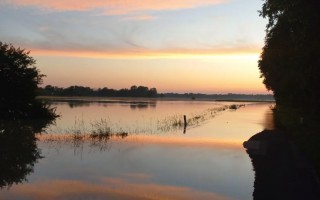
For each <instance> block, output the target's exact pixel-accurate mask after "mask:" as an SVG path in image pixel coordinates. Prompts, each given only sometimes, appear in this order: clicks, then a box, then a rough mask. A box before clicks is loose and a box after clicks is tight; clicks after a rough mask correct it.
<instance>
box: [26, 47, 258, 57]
mask: <svg viewBox="0 0 320 200" xmlns="http://www.w3.org/2000/svg"><path fill="white" fill-rule="evenodd" d="M28 49H31V54H32V55H38V56H64V57H84V58H112V59H113V58H121V59H125V58H128V59H134V58H138V59H140V58H144V59H148V58H150V59H153V58H203V57H213V56H220V57H221V56H243V55H249V56H255V57H257V56H258V55H259V54H260V51H261V49H260V47H244V48H242V47H235V48H220V49H183V48H181V49H179V48H173V49H160V50H152V49H143V48H138V49H132V50H114V51H108V50H105V51H103V50H101V51H88V50H85V49H83V50H81V49H79V50H49V49H35V48H28Z"/></svg>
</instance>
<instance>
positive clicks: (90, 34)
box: [0, 0, 268, 94]
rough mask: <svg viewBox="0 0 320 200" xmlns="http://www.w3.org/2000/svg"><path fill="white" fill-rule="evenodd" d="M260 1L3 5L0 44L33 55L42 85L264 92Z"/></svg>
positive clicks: (10, 0) (49, 0)
mask: <svg viewBox="0 0 320 200" xmlns="http://www.w3.org/2000/svg"><path fill="white" fill-rule="evenodd" d="M262 3H263V1H262V0H175V1H164V0H90V1H89V0H0V41H2V42H5V43H12V44H13V45H14V46H20V47H22V48H25V49H27V50H30V55H31V56H32V57H34V58H35V59H36V60H37V67H38V68H39V69H40V71H41V72H42V73H43V74H46V75H47V77H45V78H44V83H43V85H47V84H51V85H55V86H59V87H67V86H70V85H83V86H90V87H92V88H98V87H109V88H115V89H120V88H129V87H130V86H131V85H144V86H148V87H156V88H157V89H158V91H159V92H179V93H184V92H201V93H229V92H232V93H250V94H252V93H268V92H267V90H266V89H265V87H264V85H263V84H262V79H261V78H259V77H260V73H259V70H258V67H257V60H258V59H259V55H260V53H261V49H262V47H263V43H264V36H265V32H264V30H265V24H266V20H265V19H263V18H261V17H259V13H258V10H260V9H261V6H262Z"/></svg>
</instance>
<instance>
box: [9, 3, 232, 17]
mask: <svg viewBox="0 0 320 200" xmlns="http://www.w3.org/2000/svg"><path fill="white" fill-rule="evenodd" d="M227 1H229V0H175V1H170V2H168V1H163V0H141V1H136V0H90V1H88V0H54V1H53V0H11V1H10V2H8V3H10V4H14V5H17V6H35V7H39V8H42V9H48V10H58V11H71V10H76V11H87V10H92V9H102V10H103V11H104V13H105V14H109V15H123V14H129V13H134V12H137V11H149V10H178V9H188V8H194V7H201V6H207V5H215V4H221V3H225V2H227Z"/></svg>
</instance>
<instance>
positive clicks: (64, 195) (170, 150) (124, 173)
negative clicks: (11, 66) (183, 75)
mask: <svg viewBox="0 0 320 200" xmlns="http://www.w3.org/2000/svg"><path fill="white" fill-rule="evenodd" d="M231 104H236V105H240V104H245V106H242V107H240V108H238V109H229V108H230V105H231ZM272 105H273V104H272V103H254V102H246V103H240V102H239V103H238V102H231V103H230V102H214V101H191V100H188V101H157V100H145V99H140V100H138V99H131V100H128V99H127V100H124V99H120V100H115V99H113V100H101V99H100V100H98V101H94V102H90V101H82V100H81V101H76V100H74V99H73V100H72V101H68V100H64V101H60V102H54V103H52V106H53V107H56V109H57V110H56V111H57V113H59V114H60V115H61V117H60V118H59V119H57V120H56V122H55V124H52V125H50V126H49V127H47V128H45V129H44V131H43V130H41V131H40V129H39V128H38V129H34V132H37V134H36V135H35V137H34V140H32V138H31V139H30V137H28V140H26V139H24V140H23V141H15V140H12V139H5V140H4V139H2V141H9V142H6V144H7V143H10V142H11V143H12V142H13V143H16V145H14V147H12V145H11V144H10V145H6V144H5V142H3V144H2V147H1V148H2V149H1V151H2V152H10V155H8V156H6V157H4V156H2V157H4V158H2V159H3V160H4V161H0V163H1V164H0V165H1V168H2V169H4V170H1V171H2V173H3V174H2V175H0V186H1V187H2V189H0V199H28V200H29V199H39V200H40V199H44V200H46V199H243V200H247V199H252V193H253V190H254V187H253V185H254V171H253V167H252V164H251V160H250V158H249V156H248V155H247V153H246V151H245V149H244V148H243V147H242V143H243V142H244V141H246V140H248V139H249V138H250V137H251V136H252V135H254V134H256V133H258V132H260V131H262V130H263V129H272V115H271V111H270V107H271V106H272ZM183 115H186V119H187V123H188V124H187V126H186V127H185V125H184V120H183ZM0 125H1V127H0V129H2V130H0V137H4V136H3V135H4V134H5V133H6V132H7V130H10V131H15V132H14V133H16V134H19V133H20V132H23V131H25V130H27V131H29V132H30V131H31V130H30V125H28V126H25V125H19V126H18V127H19V128H17V130H15V129H7V128H6V127H7V126H5V125H4V123H3V122H2V123H1V124H0ZM16 127H17V126H16ZM38 132H42V133H41V134H39V133H38ZM1 134H2V135H1ZM11 135H12V134H11ZM28 141H29V142H28ZM27 142H28V145H26V143H27ZM4 148H5V149H4ZM12 157H16V159H11V158H12ZM19 158H21V159H20V160H19V161H17V160H18V159H19ZM1 179H2V180H1Z"/></svg>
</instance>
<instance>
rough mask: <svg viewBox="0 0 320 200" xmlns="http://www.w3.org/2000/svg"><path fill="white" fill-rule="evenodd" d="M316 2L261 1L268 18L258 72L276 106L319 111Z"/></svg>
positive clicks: (319, 27)
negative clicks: (272, 94) (270, 91)
mask: <svg viewBox="0 0 320 200" xmlns="http://www.w3.org/2000/svg"><path fill="white" fill-rule="evenodd" d="M319 10H320V1H318V0H308V1H305V0H281V1H279V0H265V3H264V4H263V7H262V10H261V12H260V15H261V16H262V17H264V18H268V24H267V27H266V37H265V46H264V47H263V52H262V54H261V59H260V60H259V69H260V72H261V76H262V77H263V78H264V81H263V82H264V84H265V85H266V87H267V89H269V90H272V91H273V92H274V96H275V100H276V102H277V105H278V107H281V106H282V107H288V108H291V109H295V110H299V111H303V112H309V113H314V114H315V113H319V111H320V104H319V100H320V84H319V77H320V48H319V46H320V37H319V35H320V12H319Z"/></svg>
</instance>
